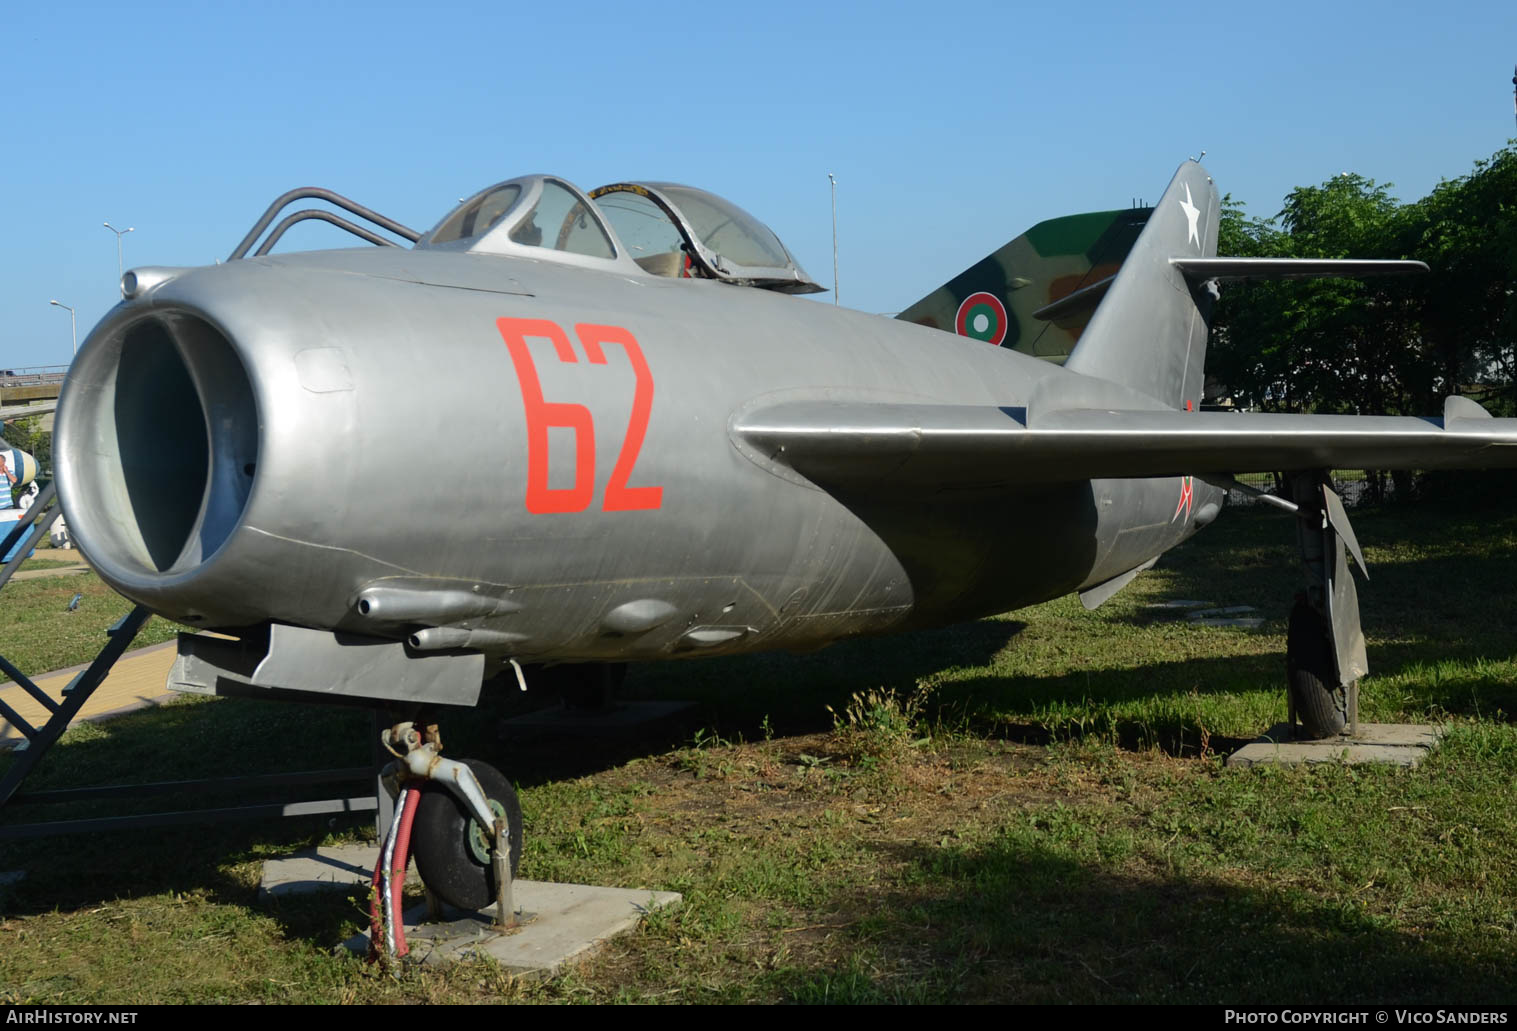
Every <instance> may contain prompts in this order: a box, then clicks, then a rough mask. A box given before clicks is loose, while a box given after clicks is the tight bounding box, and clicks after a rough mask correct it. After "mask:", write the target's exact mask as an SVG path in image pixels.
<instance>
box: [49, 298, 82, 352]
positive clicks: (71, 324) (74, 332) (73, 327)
mask: <svg viewBox="0 0 1517 1031" xmlns="http://www.w3.org/2000/svg"><path fill="white" fill-rule="evenodd" d="M47 303H48V304H56V305H58V307H60V308H64V309H66V310H67V311H68V329H69V334H70V336H72V337H73V340H74V354H75V355H77V354H78V353H79V323H78V322H77V321H75V319H74V309H72V308H70V307H69V306H68V305H66V304H62V303H60V302H58V301H48V302H47Z"/></svg>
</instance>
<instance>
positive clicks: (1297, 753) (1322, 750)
mask: <svg viewBox="0 0 1517 1031" xmlns="http://www.w3.org/2000/svg"><path fill="white" fill-rule="evenodd" d="M1443 730H1444V728H1443V727H1433V726H1427V725H1424V724H1416V723H1361V724H1359V735H1358V736H1357V737H1349V736H1348V735H1347V734H1340V735H1339V736H1337V737H1332V738H1327V739H1325V740H1322V741H1308V740H1300V741H1292V740H1291V739H1290V726H1289V725H1288V724H1285V723H1277V724H1275V725H1274V726H1273V727H1271V728H1269V730H1268V731H1267V732H1266V733H1265V734H1264V736H1263V737H1261V738H1259V739H1258V740H1256V741H1251V742H1250V743H1248V744H1246V745H1244V746H1243V747H1242V748H1240V749H1238V750H1237V751H1236V752H1234V753H1233V754H1232V755H1230V756H1228V757H1227V765H1228V766H1242V767H1248V766H1262V765H1265V764H1269V763H1274V764H1276V765H1279V766H1299V765H1300V764H1301V763H1332V762H1336V763H1349V764H1351V765H1357V764H1359V763H1390V764H1391V765H1394V766H1406V767H1415V766H1417V765H1418V764H1419V763H1421V762H1422V760H1423V759H1424V758H1425V757H1426V756H1427V755H1428V753H1430V752H1431V751H1432V750H1433V749H1434V748H1436V747H1437V746H1438V741H1439V739H1440V738H1442V737H1443Z"/></svg>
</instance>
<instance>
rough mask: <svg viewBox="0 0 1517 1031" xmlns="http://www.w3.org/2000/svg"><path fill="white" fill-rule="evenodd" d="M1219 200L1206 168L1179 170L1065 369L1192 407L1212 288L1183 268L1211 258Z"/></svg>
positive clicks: (1106, 287) (1201, 378)
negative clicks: (1194, 262) (1183, 264)
mask: <svg viewBox="0 0 1517 1031" xmlns="http://www.w3.org/2000/svg"><path fill="white" fill-rule="evenodd" d="M1220 212H1221V201H1220V199H1219V197H1218V194H1217V187H1216V186H1215V185H1214V184H1213V183H1212V181H1211V176H1209V175H1207V174H1206V169H1204V168H1202V167H1201V166H1200V165H1198V164H1196V163H1195V162H1194V161H1187V162H1185V163H1184V164H1183V165H1181V166H1180V170H1179V171H1178V172H1176V173H1175V177H1174V179H1173V180H1172V181H1171V182H1170V184H1169V189H1167V190H1165V191H1164V197H1163V199H1162V200H1160V201H1159V203H1158V204H1157V205H1155V207H1154V209H1153V214H1152V215H1151V216H1150V217H1149V219H1148V224H1147V225H1146V226H1144V228H1143V232H1142V233H1141V234H1139V236H1138V239H1137V242H1136V243H1134V244H1133V247H1132V251H1131V252H1130V253H1129V254H1128V256H1127V261H1126V262H1124V263H1123V265H1122V268H1121V270H1120V271H1118V272H1117V274H1116V275H1115V276H1114V277H1112V279H1111V280H1110V281H1109V282H1107V283H1104V284H1102V283H1098V284H1093V285H1092V286H1091V287H1088V288H1087V290H1089V291H1091V292H1094V291H1095V290H1096V289H1097V288H1100V289H1101V290H1102V291H1103V292H1104V296H1102V297H1101V298H1100V304H1099V306H1098V307H1097V308H1096V311H1095V314H1094V315H1092V316H1091V318H1090V323H1089V324H1088V325H1087V326H1086V327H1085V332H1084V333H1083V334H1082V335H1081V337H1080V342H1079V345H1078V346H1077V347H1076V348H1075V350H1074V352H1073V353H1072V354H1071V355H1070V356H1069V360H1068V361H1067V362H1065V363H1064V367H1065V368H1067V369H1069V370H1071V371H1073V372H1080V373H1083V374H1085V375H1087V376H1098V377H1100V378H1102V379H1106V380H1111V381H1113V382H1116V383H1120V384H1122V385H1123V386H1126V387H1130V388H1132V389H1133V390H1136V391H1139V392H1140V393H1143V394H1146V395H1148V396H1149V397H1152V398H1154V399H1155V400H1157V401H1161V402H1163V403H1164V404H1166V405H1168V406H1170V407H1172V408H1184V409H1195V408H1197V407H1199V406H1200V404H1201V391H1202V387H1203V386H1204V383H1205V375H1204V372H1203V368H1204V366H1205V363H1206V335H1207V331H1208V329H1209V326H1210V323H1211V309H1212V302H1213V301H1214V300H1215V299H1216V292H1215V287H1214V286H1211V285H1209V281H1206V280H1202V279H1200V278H1199V277H1197V276H1195V275H1190V276H1188V275H1187V273H1186V269H1185V268H1184V267H1183V266H1182V264H1180V263H1182V262H1187V261H1189V260H1191V259H1198V258H1210V257H1212V256H1213V255H1215V254H1216V253H1217V224H1218V220H1219V218H1220Z"/></svg>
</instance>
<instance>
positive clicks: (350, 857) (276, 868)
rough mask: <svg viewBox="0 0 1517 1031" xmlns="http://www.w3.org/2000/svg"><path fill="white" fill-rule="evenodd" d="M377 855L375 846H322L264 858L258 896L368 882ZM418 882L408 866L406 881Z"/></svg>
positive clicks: (343, 888) (342, 887) (313, 890)
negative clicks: (279, 856)
mask: <svg viewBox="0 0 1517 1031" xmlns="http://www.w3.org/2000/svg"><path fill="white" fill-rule="evenodd" d="M378 855H379V849H378V848H377V847H376V846H374V845H323V846H321V847H320V848H314V849H307V850H305V851H303V852H297V853H295V854H294V855H292V856H284V857H283V858H280V859H268V860H265V861H264V864H263V879H262V880H261V881H260V882H259V884H258V898H259V900H260V901H264V900H267V899H271V898H279V897H280V896H284V895H306V894H309V893H311V892H316V891H329V890H340V891H347V890H348V889H349V888H352V887H354V886H356V885H361V884H369V883H371V881H372V878H373V876H374V859H375V857H376V856H378ZM420 883H421V880H420V879H419V878H418V877H417V876H416V868H415V867H414V866H413V867H411V868H410V869H408V870H407V871H406V884H408V885H411V884H420Z"/></svg>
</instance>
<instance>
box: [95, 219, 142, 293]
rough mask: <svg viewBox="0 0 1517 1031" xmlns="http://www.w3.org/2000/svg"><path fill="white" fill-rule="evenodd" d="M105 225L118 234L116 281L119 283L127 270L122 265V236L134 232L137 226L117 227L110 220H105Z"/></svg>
mask: <svg viewBox="0 0 1517 1031" xmlns="http://www.w3.org/2000/svg"><path fill="white" fill-rule="evenodd" d="M103 225H104V226H105V228H107V229H109V230H110V231H111V232H113V233H115V234H116V282H118V283H119V282H121V274H122V273H123V272H125V271H126V269H124V268H122V267H121V238H122V237H123V236H125V235H126V234H127V233H130V232H132V230H134V229H136V228H137V227H136V226H131V227H129V228H127V229H117V228H116V227H115V226H113V225H111V224H110V223H109V222H105V223H103Z"/></svg>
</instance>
